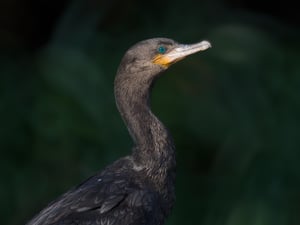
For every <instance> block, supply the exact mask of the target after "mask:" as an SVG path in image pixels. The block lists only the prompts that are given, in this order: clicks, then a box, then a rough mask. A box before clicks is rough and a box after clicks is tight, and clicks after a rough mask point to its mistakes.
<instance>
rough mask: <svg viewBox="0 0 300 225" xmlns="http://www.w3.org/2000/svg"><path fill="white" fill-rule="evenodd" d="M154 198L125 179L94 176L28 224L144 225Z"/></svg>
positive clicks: (152, 193)
mask: <svg viewBox="0 0 300 225" xmlns="http://www.w3.org/2000/svg"><path fill="white" fill-rule="evenodd" d="M157 196H158V194H156V193H154V192H152V191H148V190H142V189H140V188H139V187H138V186H137V185H135V184H134V183H133V182H132V181H130V179H128V177H122V176H95V177H92V178H90V179H88V180H86V181H85V182H83V183H82V184H80V185H78V186H77V187H75V188H73V189H71V190H70V191H68V192H67V193H65V194H64V195H62V196H61V197H60V198H58V199H57V200H55V201H54V202H52V203H50V204H49V205H48V207H46V208H45V209H44V210H42V211H41V212H40V213H39V214H38V215H37V216H36V217H34V218H33V219H32V220H31V221H30V222H29V223H28V224H27V225H42V224H43V225H50V224H51V225H58V224H59V225H71V224H78V225H81V224H90V223H91V222H92V223H91V224H98V223H95V221H98V222H99V224H101V225H112V224H146V222H142V221H143V220H145V214H148V213H152V210H153V208H155V207H153V206H154V205H157V204H158V197H157ZM130 215H131V216H130ZM122 218H123V220H122ZM125 221H126V222H125ZM130 221H139V222H138V223H133V222H130Z"/></svg>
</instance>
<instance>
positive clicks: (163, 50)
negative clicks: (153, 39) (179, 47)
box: [157, 46, 167, 54]
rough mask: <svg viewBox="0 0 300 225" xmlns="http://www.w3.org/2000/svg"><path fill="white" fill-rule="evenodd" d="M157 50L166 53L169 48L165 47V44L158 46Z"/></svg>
mask: <svg viewBox="0 0 300 225" xmlns="http://www.w3.org/2000/svg"><path fill="white" fill-rule="evenodd" d="M157 51H158V52H159V53H160V54H164V53H166V51H167V49H166V48H165V47H164V46H159V47H158V48H157Z"/></svg>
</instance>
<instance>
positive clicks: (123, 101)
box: [115, 76, 175, 179]
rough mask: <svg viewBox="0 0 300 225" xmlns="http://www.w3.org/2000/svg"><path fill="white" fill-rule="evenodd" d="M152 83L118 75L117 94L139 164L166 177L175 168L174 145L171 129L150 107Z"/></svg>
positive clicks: (135, 157) (134, 154)
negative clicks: (132, 80)
mask: <svg viewBox="0 0 300 225" xmlns="http://www.w3.org/2000/svg"><path fill="white" fill-rule="evenodd" d="M152 82H153V81H148V82H143V83H142V85H133V84H132V82H130V79H124V78H122V77H121V76H117V77H116V80H115V97H116V103H117V106H118V109H119V111H120V113H121V116H122V118H123V120H124V121H125V124H126V126H127V128H128V130H129V133H130V135H131V136H132V138H133V141H134V144H135V146H134V148H133V159H134V161H135V163H136V164H137V165H138V166H143V167H146V169H147V171H148V172H149V173H150V175H151V174H152V173H153V174H159V176H161V178H162V179H164V178H165V176H168V175H169V174H168V173H173V170H174V169H175V153H174V144H173V141H172V137H171V135H170V134H169V132H168V130H167V129H166V128H165V126H164V125H163V124H162V123H161V122H160V121H159V120H158V119H157V117H155V116H154V114H153V113H152V112H151V110H150V100H149V99H150V91H151V86H152Z"/></svg>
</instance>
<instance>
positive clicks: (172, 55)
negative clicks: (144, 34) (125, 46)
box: [119, 38, 211, 77]
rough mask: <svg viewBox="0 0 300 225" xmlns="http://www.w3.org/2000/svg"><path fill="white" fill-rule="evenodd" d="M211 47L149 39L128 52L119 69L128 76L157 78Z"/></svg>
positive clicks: (164, 39) (200, 44)
mask: <svg viewBox="0 0 300 225" xmlns="http://www.w3.org/2000/svg"><path fill="white" fill-rule="evenodd" d="M210 47H211V44H210V43H209V42H208V41H201V42H199V43H196V44H189V45H188V44H179V43H177V42H175V41H173V40H171V39H168V38H153V39H148V40H144V41H141V42H138V43H137V44H135V45H134V46H132V47H131V48H130V49H129V50H128V51H127V52H126V54H125V56H124V57H123V60H122V62H121V65H120V68H119V69H123V70H125V71H124V72H126V74H131V75H133V74H145V75H146V74H148V75H149V76H150V77H155V75H157V74H160V72H162V71H164V70H166V69H167V68H169V67H170V66H171V65H172V64H174V63H176V62H178V61H180V60H182V59H183V58H185V57H186V56H188V55H191V54H194V53H196V52H199V51H204V50H206V49H208V48H210ZM123 74H124V73H123Z"/></svg>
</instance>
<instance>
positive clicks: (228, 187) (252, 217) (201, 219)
mask: <svg viewBox="0 0 300 225" xmlns="http://www.w3.org/2000/svg"><path fill="white" fill-rule="evenodd" d="M296 9H297V7H295V5H294V6H293V5H291V2H288V1H285V2H278V3H276V2H274V1H273V2H264V3H262V2H261V1H258V0H254V1H250V0H211V1H208V0H205V1H192V0H185V1H178V0H173V1H138V0H127V1H122V0H107V1H101V0H73V1H66V0H51V1H47V0H27V1H25V0H1V2H0V149H1V158H0V177H1V183H0V202H1V204H0V215H1V216H0V223H1V224H3V225H19V224H24V223H25V222H26V221H27V220H29V219H30V218H31V217H32V216H33V215H34V214H35V213H37V212H38V211H39V210H40V209H41V208H43V207H44V206H45V205H46V204H47V203H48V202H49V201H51V200H53V199H54V198H55V197H57V196H58V195H60V194H61V193H63V192H65V191H66V190H67V189H69V188H70V187H72V186H73V185H75V184H77V183H79V182H80V181H82V180H83V179H85V178H87V177H89V176H90V175H92V174H94V173H95V172H96V171H97V170H100V169H102V168H103V167H104V166H105V165H107V164H109V163H111V162H112V161H113V160H115V159H117V158H118V157H121V156H124V155H126V154H128V153H129V151H130V147H131V144H132V142H131V140H130V137H129V135H128V133H127V130H126V128H125V126H124V125H123V122H122V120H121V118H120V116H119V114H118V112H117V110H116V107H115V103H114V97H113V80H114V75H115V72H116V69H117V66H118V64H119V62H120V59H121V57H122V55H123V54H124V52H125V51H126V49H127V48H128V47H130V46H131V45H132V44H134V43H136V42H137V41H140V40H142V39H146V38H151V37H160V36H164V37H170V38H173V39H175V40H177V41H179V42H183V43H193V42H197V41H199V40H203V39H207V40H209V41H211V43H212V45H213V48H212V49H209V50H208V51H206V52H202V53H199V54H196V55H193V56H191V57H189V58H187V59H185V60H184V61H182V62H180V63H178V64H176V65H174V66H173V67H172V68H170V69H169V70H168V71H167V73H166V74H165V76H163V77H162V78H161V79H160V80H159V81H158V82H157V84H156V86H155V88H154V93H153V98H152V105H153V111H154V112H155V113H156V114H157V115H158V117H159V118H161V120H162V121H163V122H164V123H165V124H166V125H167V127H169V129H170V130H171V133H172V134H173V136H174V139H175V143H176V147H177V158H178V178H177V189H176V190H177V202H176V206H175V208H174V211H173V214H172V216H171V218H170V219H169V220H168V223H167V224H168V225H177V224H178V225H179V224H203V225H217V224H220V225H221V224H222V225H223V224H225V225H277V224H278V225H296V224H300V148H299V146H300V116H299V113H300V103H299V98H300V55H299V50H300V42H299V38H300V32H299V20H298V18H297V17H298V14H299V13H298V12H296Z"/></svg>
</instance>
